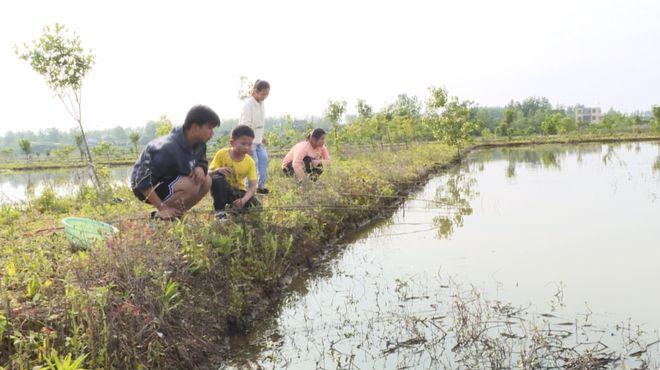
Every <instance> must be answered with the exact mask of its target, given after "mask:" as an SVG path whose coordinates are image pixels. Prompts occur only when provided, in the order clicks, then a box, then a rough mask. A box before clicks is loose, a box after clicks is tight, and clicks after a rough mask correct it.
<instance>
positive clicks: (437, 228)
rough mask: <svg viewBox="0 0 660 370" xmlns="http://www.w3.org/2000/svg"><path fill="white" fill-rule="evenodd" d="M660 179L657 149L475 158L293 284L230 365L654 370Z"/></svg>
mask: <svg viewBox="0 0 660 370" xmlns="http://www.w3.org/2000/svg"><path fill="white" fill-rule="evenodd" d="M659 167H660V143H632V144H611V145H607V144H605V145H602V144H582V145H543V146H538V147H533V148H503V149H492V150H483V151H479V152H474V153H472V154H471V155H470V156H469V158H468V159H467V161H466V162H465V164H464V165H463V166H461V167H460V168H456V169H454V170H452V171H449V172H448V173H446V174H443V175H441V176H439V177H437V178H435V179H433V180H431V182H430V183H429V184H428V186H426V188H425V189H424V190H423V191H421V192H420V193H419V194H417V195H415V196H414V199H411V200H410V201H409V202H407V203H406V204H405V205H404V206H403V207H402V208H401V210H400V211H398V212H397V213H396V214H395V215H394V216H393V217H392V219H391V220H390V222H386V223H383V224H381V225H379V226H378V227H377V228H375V229H374V230H371V231H370V232H368V233H367V234H366V236H365V237H364V238H362V239H360V240H358V241H356V242H354V243H352V244H350V245H349V246H348V247H347V248H346V249H341V251H340V252H338V253H335V255H334V257H335V258H333V259H332V260H330V261H329V262H327V263H326V264H324V265H323V266H324V267H322V268H321V270H322V271H324V273H323V274H312V275H308V276H305V277H301V279H300V280H297V281H296V282H295V284H293V285H292V286H293V289H294V290H293V292H292V293H291V294H289V295H288V296H287V299H286V301H285V302H284V303H283V304H282V305H281V306H279V307H278V308H277V311H276V312H275V313H274V315H273V317H271V318H270V319H269V320H266V321H264V322H263V323H262V324H261V325H260V326H259V327H258V328H257V329H256V330H255V331H254V332H253V333H252V334H251V335H249V336H246V337H242V338H233V345H232V351H231V352H232V359H231V361H229V362H228V363H231V364H234V365H236V366H240V365H241V364H244V363H246V361H251V362H253V363H258V364H260V365H263V366H264V367H266V368H300V369H307V368H319V367H340V368H347V367H351V366H355V367H366V368H373V367H379V368H400V367H406V366H408V367H422V368H429V367H431V368H443V367H450V368H456V367H465V368H475V367H476V368H479V367H489V366H491V367H492V366H503V367H516V366H519V365H520V364H521V363H524V362H521V361H523V359H521V358H520V357H519V356H518V357H517V356H516V355H515V354H513V355H512V352H511V350H514V352H515V351H517V354H518V355H522V354H524V355H530V356H532V357H533V356H538V357H536V358H537V359H539V362H538V363H536V364H533V365H530V366H529V367H534V368H537V367H543V366H555V367H560V368H561V367H567V366H571V364H572V365H573V366H577V367H580V366H579V364H580V362H577V361H578V360H577V359H576V358H575V357H574V356H576V355H577V354H579V353H580V351H582V350H588V351H590V352H589V353H591V354H593V355H594V357H593V358H598V361H602V362H599V364H600V365H599V366H596V367H603V366H604V365H605V364H609V365H610V366H613V367H614V366H624V362H625V366H628V365H630V366H640V365H642V364H643V363H641V362H640V360H644V361H646V365H648V366H650V367H654V366H658V365H659V364H658V358H660V357H659V356H660V353H658V348H657V344H656V345H655V347H653V346H650V347H645V343H652V342H653V341H655V340H656V339H657V337H658V330H659V329H660V317H658V316H657V312H660V291H659V290H658V287H657V281H659V280H660V269H658V268H657V267H658V264H657V261H658V260H660V250H659V249H658V248H657V246H658V245H660V235H659V234H658V233H657V220H658V219H660V207H658V206H657V203H654V199H656V198H657V196H656V197H655V198H654V194H657V193H658V191H659V190H660V173H659V172H658V168H659ZM477 190H478V191H477ZM456 281H460V282H463V284H465V283H473V284H475V285H477V286H478V288H477V289H476V290H472V289H471V288H469V289H467V292H466V291H465V290H464V289H461V288H460V287H461V286H463V287H465V285H461V284H458V285H455V284H454V283H453V282H456ZM471 292H472V293H474V294H472V293H471ZM486 297H490V298H489V299H486ZM613 297H615V299H613ZM549 301H550V302H549ZM507 302H512V304H508V303H507ZM520 307H524V308H522V309H521V308H520ZM630 317H632V321H631V320H629V318H630ZM634 322H640V323H641V325H642V326H640V327H637V326H635V324H634ZM538 329H541V330H538ZM546 334H547V335H546ZM638 334H641V335H642V337H638V336H637V335H638ZM567 341H568V344H569V346H568V347H570V348H565V346H564V344H566V343H567ZM599 343H602V344H604V345H606V346H607V347H603V346H600V344H599ZM546 345H547V346H546ZM532 349H533V351H532ZM543 349H545V350H546V351H545V352H543V351H541V352H539V350H543ZM574 349H576V350H574ZM475 354H476V355H475ZM498 354H499V355H498ZM619 354H621V355H622V356H621V357H620V358H619V357H618V355H619ZM572 356H573V357H572ZM529 358H530V357H527V358H526V359H525V360H524V361H527V360H529ZM562 361H563V362H562ZM571 361H573V362H571ZM609 361H617V362H609ZM527 364H529V363H527ZM576 364H578V365H576ZM581 364H582V365H583V367H587V366H586V365H585V364H586V363H581ZM225 365H226V364H225Z"/></svg>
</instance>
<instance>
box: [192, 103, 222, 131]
mask: <svg viewBox="0 0 660 370" xmlns="http://www.w3.org/2000/svg"><path fill="white" fill-rule="evenodd" d="M193 123H195V124H197V125H198V126H203V125H208V126H211V127H218V126H220V117H218V115H217V114H216V113H215V112H214V111H213V109H211V108H209V107H207V106H206V105H195V106H194V107H192V108H190V110H189V111H188V114H186V120H185V121H184V122H183V131H188V130H190V128H191V127H192V125H193Z"/></svg>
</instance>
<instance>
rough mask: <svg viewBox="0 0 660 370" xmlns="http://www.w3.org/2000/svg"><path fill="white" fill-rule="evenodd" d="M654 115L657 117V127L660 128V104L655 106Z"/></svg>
mask: <svg viewBox="0 0 660 370" xmlns="http://www.w3.org/2000/svg"><path fill="white" fill-rule="evenodd" d="M652 110H653V117H655V129H656V130H660V105H654V106H653V109H652Z"/></svg>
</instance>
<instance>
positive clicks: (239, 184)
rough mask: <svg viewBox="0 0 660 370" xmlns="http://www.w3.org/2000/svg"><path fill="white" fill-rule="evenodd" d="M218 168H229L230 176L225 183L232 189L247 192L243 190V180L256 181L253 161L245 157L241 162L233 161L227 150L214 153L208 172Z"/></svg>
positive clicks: (223, 149) (247, 156)
mask: <svg viewBox="0 0 660 370" xmlns="http://www.w3.org/2000/svg"><path fill="white" fill-rule="evenodd" d="M220 167H229V168H231V170H232V173H231V175H229V176H227V177H226V178H227V182H228V183H229V185H230V186H231V187H232V188H234V189H241V190H243V191H247V189H246V188H245V178H246V177H247V179H248V180H249V181H257V170H256V167H255V165H254V159H252V157H250V156H249V155H247V154H246V155H245V157H244V158H243V160H242V161H239V162H237V161H235V160H233V159H232V158H231V155H229V148H222V149H220V150H218V152H217V153H215V156H214V157H213V160H212V161H211V164H210V165H209V170H210V171H213V170H215V169H218V168H220Z"/></svg>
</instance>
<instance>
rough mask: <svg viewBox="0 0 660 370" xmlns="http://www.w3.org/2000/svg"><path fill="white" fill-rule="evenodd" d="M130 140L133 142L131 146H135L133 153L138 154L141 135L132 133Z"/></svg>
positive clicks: (129, 136)
mask: <svg viewBox="0 0 660 370" xmlns="http://www.w3.org/2000/svg"><path fill="white" fill-rule="evenodd" d="M128 139H129V140H130V141H131V144H133V153H135V154H137V153H138V143H139V142H140V134H138V133H137V132H131V133H130V134H129V135H128Z"/></svg>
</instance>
